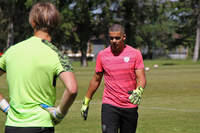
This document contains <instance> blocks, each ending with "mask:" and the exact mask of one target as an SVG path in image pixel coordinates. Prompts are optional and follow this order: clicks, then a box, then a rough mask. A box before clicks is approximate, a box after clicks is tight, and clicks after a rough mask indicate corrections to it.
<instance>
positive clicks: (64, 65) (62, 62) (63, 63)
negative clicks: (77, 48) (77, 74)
mask: <svg viewBox="0 0 200 133" xmlns="http://www.w3.org/2000/svg"><path fill="white" fill-rule="evenodd" d="M58 58H59V61H58V63H57V64H56V66H55V72H56V75H59V74H60V73H61V72H66V71H70V72H73V67H72V64H71V62H70V60H69V58H68V56H66V55H63V54H61V53H60V52H59V54H58Z"/></svg>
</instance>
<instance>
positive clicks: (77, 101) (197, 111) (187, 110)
mask: <svg viewBox="0 0 200 133" xmlns="http://www.w3.org/2000/svg"><path fill="white" fill-rule="evenodd" d="M74 103H75V104H82V100H76V101H75V102H74ZM90 104H102V102H101V101H91V103H90ZM140 109H145V110H163V111H178V112H191V113H192V112H194V113H195V112H196V113H200V110H199V109H191V108H190V109H180V108H179V109H178V108H167V107H144V106H140Z"/></svg>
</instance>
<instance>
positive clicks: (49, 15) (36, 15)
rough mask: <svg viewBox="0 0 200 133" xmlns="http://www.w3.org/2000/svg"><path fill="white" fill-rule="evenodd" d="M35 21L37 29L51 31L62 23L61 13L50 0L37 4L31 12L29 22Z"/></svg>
mask: <svg viewBox="0 0 200 133" xmlns="http://www.w3.org/2000/svg"><path fill="white" fill-rule="evenodd" d="M31 22H34V24H35V25H34V27H33V28H34V29H35V30H42V31H45V32H48V33H51V32H52V31H53V30H54V29H55V27H57V26H58V24H59V23H60V14H59V12H58V10H57V9H56V7H55V6H54V5H53V4H52V3H50V2H39V3H37V4H35V5H34V6H33V7H32V9H31V11H30V13H29V23H30V24H31Z"/></svg>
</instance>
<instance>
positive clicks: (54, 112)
mask: <svg viewBox="0 0 200 133" xmlns="http://www.w3.org/2000/svg"><path fill="white" fill-rule="evenodd" d="M40 107H42V108H43V109H44V110H46V111H48V112H49V113H50V115H51V117H52V119H53V123H54V125H57V124H58V123H60V122H61V121H62V119H63V118H64V115H63V114H62V113H61V112H60V109H59V107H57V108H55V107H52V106H49V105H46V104H40Z"/></svg>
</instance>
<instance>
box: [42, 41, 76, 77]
mask: <svg viewBox="0 0 200 133" xmlns="http://www.w3.org/2000/svg"><path fill="white" fill-rule="evenodd" d="M42 42H43V43H44V44H46V45H47V46H48V47H50V48H51V49H52V50H53V51H54V52H55V53H56V56H57V58H56V61H55V65H54V66H55V67H54V70H55V71H54V72H55V74H56V75H57V76H58V75H59V74H60V73H61V72H66V71H70V72H73V67H72V64H71V62H70V60H69V58H68V56H66V55H64V54H62V53H61V52H60V51H59V50H58V48H57V47H56V46H55V45H53V44H52V43H50V42H48V41H47V40H42Z"/></svg>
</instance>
